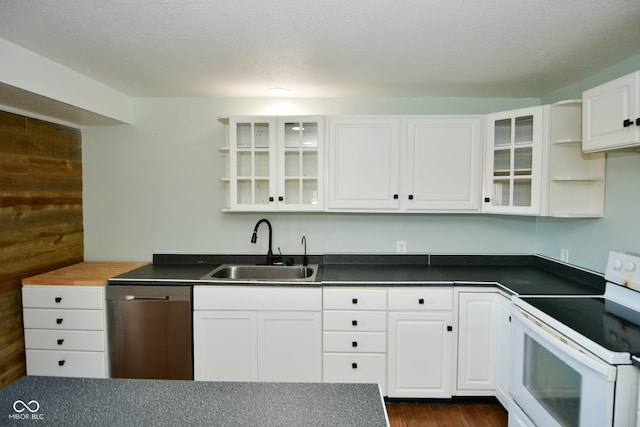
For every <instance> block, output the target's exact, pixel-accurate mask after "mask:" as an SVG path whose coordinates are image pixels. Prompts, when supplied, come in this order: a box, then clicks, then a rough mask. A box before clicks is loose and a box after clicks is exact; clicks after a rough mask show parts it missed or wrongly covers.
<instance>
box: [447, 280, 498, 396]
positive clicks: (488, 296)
mask: <svg viewBox="0 0 640 427" xmlns="http://www.w3.org/2000/svg"><path fill="white" fill-rule="evenodd" d="M455 295H456V297H457V298H456V299H457V301H458V328H457V329H458V371H457V381H456V395H459V396H460V395H474V396H477V395H493V394H494V390H495V369H496V356H497V354H496V353H497V348H496V342H497V339H496V332H497V331H496V319H497V294H496V292H495V288H489V289H481V288H472V287H471V288H464V287H463V288H456V289H455Z"/></svg>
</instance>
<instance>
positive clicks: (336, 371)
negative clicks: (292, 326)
mask: <svg viewBox="0 0 640 427" xmlns="http://www.w3.org/2000/svg"><path fill="white" fill-rule="evenodd" d="M386 353H387V289H386V288H384V287H379V288H364V287H352V288H342V287H335V288H334V287H331V288H325V289H324V290H323V352H322V366H323V374H322V380H323V382H333V383H376V384H378V385H379V386H380V389H381V390H382V393H383V394H384V395H386V389H387V388H386V387H387V371H386V365H387V355H386Z"/></svg>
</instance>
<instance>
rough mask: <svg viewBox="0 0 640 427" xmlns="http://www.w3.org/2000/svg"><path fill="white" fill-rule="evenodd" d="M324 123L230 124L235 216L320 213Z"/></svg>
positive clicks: (245, 119) (269, 120) (248, 119)
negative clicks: (242, 214) (247, 213)
mask: <svg viewBox="0 0 640 427" xmlns="http://www.w3.org/2000/svg"><path fill="white" fill-rule="evenodd" d="M323 139H324V119H323V118H322V117H318V116H293V117H275V116H273V117H264V116H233V117H230V118H229V119H228V142H227V144H228V145H227V147H224V148H223V150H224V151H228V177H227V178H225V179H224V181H225V182H227V183H228V193H227V194H228V202H227V210H229V211H262V212H267V211H320V210H322V209H323V205H322V200H323V199H322V171H323V168H322V147H323Z"/></svg>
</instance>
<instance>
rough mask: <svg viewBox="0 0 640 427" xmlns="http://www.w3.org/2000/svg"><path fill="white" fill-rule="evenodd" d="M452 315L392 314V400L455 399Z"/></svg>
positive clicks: (390, 360)
mask: <svg viewBox="0 0 640 427" xmlns="http://www.w3.org/2000/svg"><path fill="white" fill-rule="evenodd" d="M452 321H453V314H452V313H436V312H433V313H429V312H423V313H414V312H401V311H398V312H389V347H388V351H389V353H388V395H389V397H425V398H450V397H451V369H452V356H453V348H452V344H453V332H452V331H451V330H450V328H451V326H452Z"/></svg>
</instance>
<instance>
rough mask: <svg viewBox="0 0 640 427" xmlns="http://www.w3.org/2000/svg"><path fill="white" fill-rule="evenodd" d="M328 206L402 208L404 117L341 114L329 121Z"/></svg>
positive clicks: (375, 208) (360, 208)
mask: <svg viewBox="0 0 640 427" xmlns="http://www.w3.org/2000/svg"><path fill="white" fill-rule="evenodd" d="M328 123H329V126H328V127H329V160H328V167H329V171H328V181H329V188H328V206H327V207H328V208H329V209H347V210H350V209H351V210H364V211H367V210H391V209H394V210H395V209H398V207H399V206H400V204H399V202H400V200H399V191H400V183H399V181H400V119H399V118H381V117H340V118H330V119H329V121H328Z"/></svg>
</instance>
